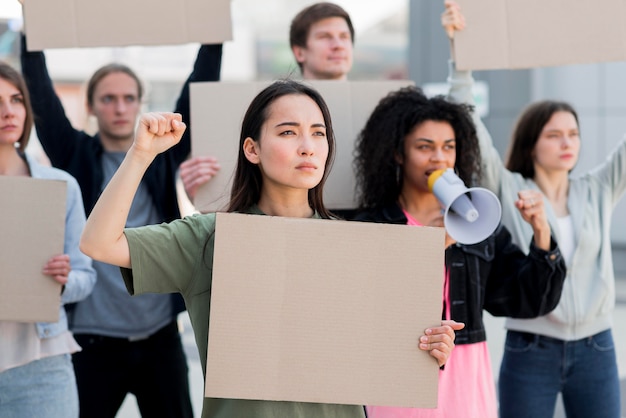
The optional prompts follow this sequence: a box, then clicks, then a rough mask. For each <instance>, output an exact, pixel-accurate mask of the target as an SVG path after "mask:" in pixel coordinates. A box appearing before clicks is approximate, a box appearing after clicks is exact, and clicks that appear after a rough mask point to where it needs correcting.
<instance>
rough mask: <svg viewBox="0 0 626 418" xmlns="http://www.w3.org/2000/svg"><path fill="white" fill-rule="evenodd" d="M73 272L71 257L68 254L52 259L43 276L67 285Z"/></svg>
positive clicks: (45, 267)
mask: <svg viewBox="0 0 626 418" xmlns="http://www.w3.org/2000/svg"><path fill="white" fill-rule="evenodd" d="M70 271H72V267H71V265H70V256H69V255H67V254H61V255H56V256H54V257H52V258H51V259H50V260H48V262H47V263H46V265H45V266H44V268H43V274H45V275H46V276H50V277H52V278H53V279H54V280H55V281H57V282H59V283H61V284H63V285H64V284H66V283H67V280H68V276H69V275H70Z"/></svg>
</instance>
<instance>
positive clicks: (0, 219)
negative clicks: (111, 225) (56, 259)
mask: <svg viewBox="0 0 626 418" xmlns="http://www.w3.org/2000/svg"><path fill="white" fill-rule="evenodd" d="M66 193H67V185H66V183H65V182H64V181H57V180H42V179H33V178H30V177H16V176H0V196H2V197H3V198H2V216H0V231H2V233H1V234H0V266H2V268H0V320H6V321H20V322H39V321H44V322H56V321H58V320H59V306H60V303H61V284H60V283H57V282H56V281H54V280H52V278H50V277H49V276H45V275H44V274H43V273H42V272H41V270H42V269H43V266H44V265H45V264H46V262H47V261H48V259H49V258H50V257H52V256H54V255H58V254H63V240H64V234H65V197H66Z"/></svg>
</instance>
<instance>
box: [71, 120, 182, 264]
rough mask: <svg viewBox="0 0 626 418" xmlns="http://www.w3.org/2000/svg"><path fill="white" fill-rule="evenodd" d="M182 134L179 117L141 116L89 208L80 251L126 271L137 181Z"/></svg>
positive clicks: (128, 261) (138, 181)
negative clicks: (131, 139) (127, 230)
mask: <svg viewBox="0 0 626 418" xmlns="http://www.w3.org/2000/svg"><path fill="white" fill-rule="evenodd" d="M183 132H185V124H184V123H183V122H182V119H181V115H180V114H176V113H147V114H145V115H142V116H141V119H140V121H139V127H138V129H137V133H136V135H135V141H134V142H133V145H132V146H131V148H130V150H129V151H128V152H127V153H126V157H125V158H124V161H122V164H121V165H120V167H119V168H118V170H117V172H116V173H115V175H114V176H113V178H112V179H111V181H110V182H109V184H108V185H107V187H106V188H105V189H104V192H102V195H101V196H100V198H99V199H98V202H97V203H96V206H95V207H94V208H93V210H92V212H91V214H90V215H89V219H88V220H87V224H86V225H85V229H84V231H83V234H82V237H81V240H80V249H81V251H83V252H84V253H85V254H87V255H88V256H90V257H91V258H93V259H94V260H99V261H103V262H105V263H109V264H113V265H117V266H120V267H128V268H130V267H131V265H130V250H129V247H128V241H127V240H126V236H125V235H124V227H125V225H126V220H127V218H128V212H129V211H130V206H131V204H132V202H133V198H134V197H135V193H136V192H137V188H138V187H139V183H140V182H141V179H142V177H143V175H144V173H145V172H146V170H147V169H148V167H149V166H150V164H151V163H152V161H153V160H154V159H155V158H156V156H157V155H158V154H160V153H162V152H164V151H166V150H168V149H169V148H171V147H173V146H174V145H176V144H177V143H178V142H179V141H180V139H181V137H182V135H183Z"/></svg>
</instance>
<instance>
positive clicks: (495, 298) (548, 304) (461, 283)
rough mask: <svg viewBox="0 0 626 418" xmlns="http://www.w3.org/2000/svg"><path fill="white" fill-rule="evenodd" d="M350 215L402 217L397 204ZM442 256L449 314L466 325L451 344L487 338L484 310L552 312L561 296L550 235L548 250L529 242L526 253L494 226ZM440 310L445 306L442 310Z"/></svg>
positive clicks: (528, 314)
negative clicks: (482, 236) (488, 232)
mask: <svg viewBox="0 0 626 418" xmlns="http://www.w3.org/2000/svg"><path fill="white" fill-rule="evenodd" d="M354 220H356V221H366V222H378V223H391V224H406V222H407V219H406V216H405V215H404V213H403V212H402V209H401V208H400V206H398V205H393V206H388V207H386V208H383V209H380V210H377V211H372V212H361V213H359V214H357V215H356V217H355V218H354ZM445 260H446V270H447V272H448V274H449V292H450V293H449V294H450V298H449V299H450V304H451V306H450V313H451V317H452V319H454V320H455V321H458V322H464V323H465V328H463V329H462V330H460V331H456V340H455V343H456V344H472V343H477V342H481V341H485V340H486V334H485V326H484V323H483V318H482V313H483V309H485V310H487V311H488V312H489V313H490V314H492V315H494V316H508V317H513V318H533V317H537V316H541V315H545V314H547V313H549V312H550V311H552V310H553V309H554V308H555V307H556V305H557V304H558V303H559V299H560V298H561V291H562V290H563V282H564V280H565V273H566V270H565V262H564V261H563V257H562V256H561V253H560V251H559V249H558V247H557V245H556V242H555V241H554V239H552V240H551V243H550V251H543V250H541V249H539V248H537V247H536V246H535V245H534V243H531V245H530V252H529V254H528V255H525V254H524V253H523V252H522V251H521V250H520V249H519V247H517V246H516V245H515V244H513V242H512V241H511V234H510V233H509V231H508V230H507V229H506V228H505V227H504V226H503V225H499V226H498V228H497V229H496V231H495V232H494V233H493V234H492V235H491V236H490V237H489V238H487V239H486V240H484V241H482V242H479V243H478V244H472V245H464V244H459V243H457V244H454V245H451V246H450V247H448V248H447V249H446V254H445ZM416 302H417V301H416ZM445 310H446V306H445V305H444V311H443V313H444V314H445ZM442 317H443V314H442Z"/></svg>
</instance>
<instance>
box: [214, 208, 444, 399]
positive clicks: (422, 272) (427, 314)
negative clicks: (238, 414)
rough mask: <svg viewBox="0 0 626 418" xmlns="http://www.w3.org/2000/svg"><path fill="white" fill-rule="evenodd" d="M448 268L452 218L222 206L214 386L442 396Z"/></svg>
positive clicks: (245, 395)
mask: <svg viewBox="0 0 626 418" xmlns="http://www.w3.org/2000/svg"><path fill="white" fill-rule="evenodd" d="M251 231H254V233H251ZM390 243H393V245H390ZM244 254H245V256H242V255H244ZM443 270H444V231H443V228H428V227H422V228H420V227H407V226H406V225H388V224H373V223H363V222H347V221H331V220H323V219H301V218H284V217H271V216H259V215H243V214H235V213H218V214H217V215H216V230H215V249H214V258H213V282H212V290H211V315H210V325H209V341H208V355H207V370H206V376H207V380H206V392H205V395H206V396H207V397H214V398H237V399H264V400H283V401H300V402H321V403H339V404H354V405H391V406H403V407H424V408H433V407H436V405H437V385H438V376H439V375H438V373H439V368H438V366H437V362H436V360H435V359H434V358H433V357H431V356H430V355H429V354H428V353H427V352H425V351H422V350H420V349H419V348H418V339H419V337H420V336H421V335H423V333H424V330H425V329H426V328H427V327H432V326H436V325H439V324H440V323H441V309H442V296H441V295H442V286H443Z"/></svg>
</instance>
